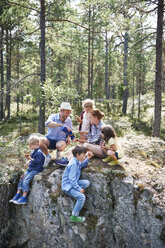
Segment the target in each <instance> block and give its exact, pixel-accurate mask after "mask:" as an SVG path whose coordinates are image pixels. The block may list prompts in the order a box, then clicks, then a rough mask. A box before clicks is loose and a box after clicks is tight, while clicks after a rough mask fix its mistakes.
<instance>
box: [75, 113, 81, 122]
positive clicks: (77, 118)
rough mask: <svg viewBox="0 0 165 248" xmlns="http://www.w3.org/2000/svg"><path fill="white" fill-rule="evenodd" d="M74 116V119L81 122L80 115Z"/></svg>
mask: <svg viewBox="0 0 165 248" xmlns="http://www.w3.org/2000/svg"><path fill="white" fill-rule="evenodd" d="M75 117H76V120H77V121H78V122H80V123H81V122H82V120H81V118H80V116H78V115H76V116H75Z"/></svg>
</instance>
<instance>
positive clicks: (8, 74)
mask: <svg viewBox="0 0 165 248" xmlns="http://www.w3.org/2000/svg"><path fill="white" fill-rule="evenodd" d="M10 77H11V31H10V36H9V30H8V27H7V28H6V81H7V87H6V92H7V93H6V109H7V116H6V119H9V118H10V101H11V97H10V90H11V82H10Z"/></svg>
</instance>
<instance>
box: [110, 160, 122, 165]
mask: <svg viewBox="0 0 165 248" xmlns="http://www.w3.org/2000/svg"><path fill="white" fill-rule="evenodd" d="M108 164H109V165H118V164H119V160H112V162H110V163H108Z"/></svg>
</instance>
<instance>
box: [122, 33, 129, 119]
mask: <svg viewBox="0 0 165 248" xmlns="http://www.w3.org/2000/svg"><path fill="white" fill-rule="evenodd" d="M127 57H128V33H127V32H126V33H125V36H124V90H123V108H122V113H123V114H124V115H126V114H127V100H128V81H127Z"/></svg>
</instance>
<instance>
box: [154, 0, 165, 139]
mask: <svg viewBox="0 0 165 248" xmlns="http://www.w3.org/2000/svg"><path fill="white" fill-rule="evenodd" d="M163 8H164V0H159V1H158V16H157V38H156V75H155V111H154V129H153V135H154V136H156V137H159V136H160V127H161V104H162V89H161V83H162V36H163Z"/></svg>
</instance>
